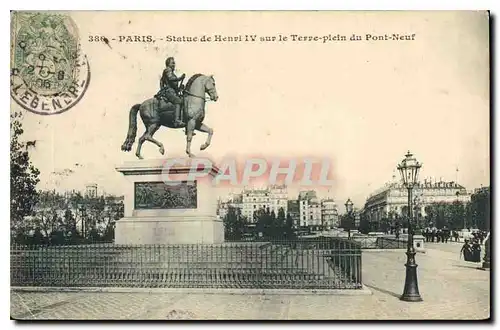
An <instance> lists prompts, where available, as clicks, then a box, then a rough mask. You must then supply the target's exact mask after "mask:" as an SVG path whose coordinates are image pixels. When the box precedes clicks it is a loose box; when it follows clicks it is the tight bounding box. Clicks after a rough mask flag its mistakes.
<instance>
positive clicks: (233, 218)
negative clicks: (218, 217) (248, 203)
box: [223, 206, 245, 240]
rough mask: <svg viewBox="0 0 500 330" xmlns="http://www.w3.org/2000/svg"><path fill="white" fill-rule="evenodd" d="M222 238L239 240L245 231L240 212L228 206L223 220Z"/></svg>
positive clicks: (243, 220)
mask: <svg viewBox="0 0 500 330" xmlns="http://www.w3.org/2000/svg"><path fill="white" fill-rule="evenodd" d="M223 223H224V236H225V237H226V239H230V240H239V239H241V237H242V235H243V233H244V231H245V218H244V217H243V216H242V215H241V210H240V209H239V208H235V207H232V206H229V207H228V209H227V214H226V215H225V216H224V218H223Z"/></svg>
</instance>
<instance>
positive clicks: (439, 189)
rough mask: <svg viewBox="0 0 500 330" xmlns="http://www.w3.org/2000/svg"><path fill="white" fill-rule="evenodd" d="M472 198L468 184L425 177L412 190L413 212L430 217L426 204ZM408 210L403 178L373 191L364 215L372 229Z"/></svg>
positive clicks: (366, 204) (465, 200)
mask: <svg viewBox="0 0 500 330" xmlns="http://www.w3.org/2000/svg"><path fill="white" fill-rule="evenodd" d="M470 199H471V195H470V193H468V192H467V190H466V189H465V187H463V186H461V185H459V184H458V183H456V182H453V181H451V182H445V181H437V182H432V181H431V180H428V179H425V180H424V182H419V183H418V184H417V185H416V186H415V187H414V188H413V190H412V206H413V212H414V213H413V214H414V215H415V217H416V218H417V219H423V217H425V216H426V212H425V207H426V206H428V205H431V204H433V203H443V202H444V203H453V202H455V201H459V202H461V203H467V202H469V201H470ZM407 213H408V190H407V189H406V187H405V186H404V185H403V183H402V182H401V181H396V180H395V179H394V178H393V181H392V182H389V183H387V184H386V185H385V186H384V187H382V188H380V189H378V190H377V191H375V192H374V193H372V194H371V195H370V196H369V197H368V199H367V200H366V203H365V206H364V209H363V218H364V219H365V221H368V222H369V223H370V226H371V227H372V228H380V225H382V222H383V221H389V222H390V221H392V219H394V218H396V217H403V216H406V215H407Z"/></svg>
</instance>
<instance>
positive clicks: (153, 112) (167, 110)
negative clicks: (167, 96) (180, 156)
mask: <svg viewBox="0 0 500 330" xmlns="http://www.w3.org/2000/svg"><path fill="white" fill-rule="evenodd" d="M205 93H207V94H208V95H209V96H210V100H212V101H217V99H218V98H219V97H218V95H217V90H216V88H215V79H214V77H213V76H206V75H202V74H196V75H194V76H192V77H191V78H190V79H189V81H188V82H187V84H186V88H185V90H184V92H183V109H182V113H183V122H184V126H181V127H174V125H173V123H174V116H175V112H174V106H173V105H172V104H171V103H167V102H166V101H164V100H159V99H156V98H154V97H153V98H150V99H147V100H146V101H144V102H142V103H141V104H136V105H134V106H133V107H132V109H130V117H129V127H128V133H127V138H126V139H125V142H123V145H122V148H121V149H122V150H123V151H130V150H131V149H132V145H133V144H134V141H135V137H136V135H137V112H139V113H140V114H141V119H142V122H143V123H144V126H146V131H145V132H144V134H143V135H142V136H141V137H140V138H139V143H138V145H137V151H136V153H135V155H136V156H137V157H138V158H139V159H142V156H141V147H142V144H143V143H144V142H145V141H149V142H152V143H154V144H156V145H157V146H158V148H160V153H161V154H162V155H163V154H164V153H165V148H164V147H163V144H162V143H161V142H159V141H158V140H156V139H154V138H153V135H154V134H155V133H156V131H157V130H158V129H159V128H160V126H165V127H169V128H185V129H186V141H187V143H186V153H187V154H188V155H189V157H194V154H192V153H191V140H192V139H193V132H194V130H195V129H196V130H198V131H201V132H205V133H208V136H207V140H206V141H205V143H204V144H202V145H201V146H200V150H204V149H206V148H207V147H208V146H209V145H210V141H211V140H212V135H213V129H211V128H210V127H208V126H207V125H205V124H203V119H205V103H206V99H205Z"/></svg>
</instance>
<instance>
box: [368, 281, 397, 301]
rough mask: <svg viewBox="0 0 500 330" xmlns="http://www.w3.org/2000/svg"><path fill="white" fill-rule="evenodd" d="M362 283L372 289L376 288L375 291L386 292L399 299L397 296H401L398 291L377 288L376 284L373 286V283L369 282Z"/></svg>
mask: <svg viewBox="0 0 500 330" xmlns="http://www.w3.org/2000/svg"><path fill="white" fill-rule="evenodd" d="M364 285H365V286H366V287H368V288H370V289H373V290H376V291H379V292H382V293H385V294H388V295H390V296H393V297H396V298H398V299H399V297H401V294H399V293H394V292H392V291H389V290H385V289H382V288H378V287H376V286H373V285H369V284H366V283H364Z"/></svg>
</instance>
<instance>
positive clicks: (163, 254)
mask: <svg viewBox="0 0 500 330" xmlns="http://www.w3.org/2000/svg"><path fill="white" fill-rule="evenodd" d="M361 283H362V282H361V248H360V246H359V244H358V243H356V242H352V241H349V240H346V239H340V238H317V239H295V240H287V241H272V242H227V243H222V244H196V245H115V244H108V243H104V244H87V245H65V246H39V245H37V246H26V245H24V246H21V245H12V246H11V285H12V286H56V287H148V288H276V289H281V288H282V289H288V288H289V289H358V288H361V287H362V284H361Z"/></svg>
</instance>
